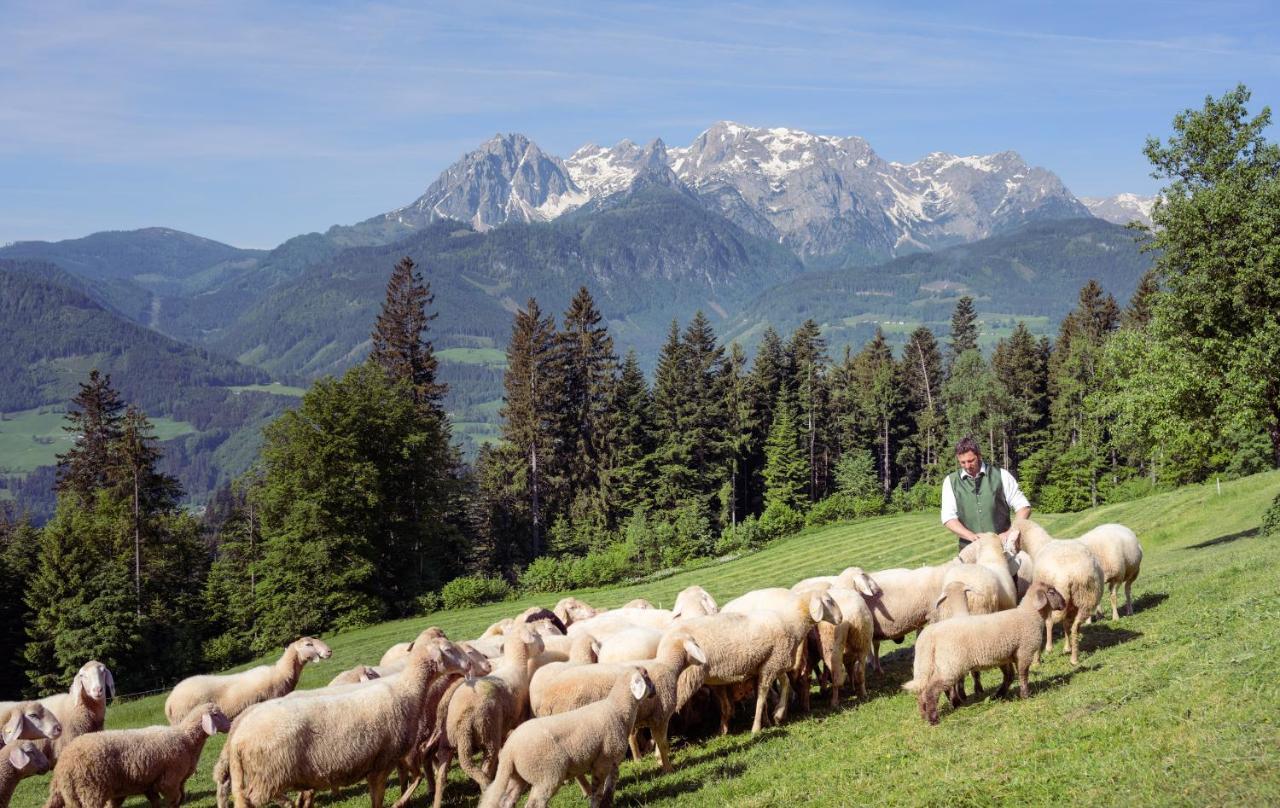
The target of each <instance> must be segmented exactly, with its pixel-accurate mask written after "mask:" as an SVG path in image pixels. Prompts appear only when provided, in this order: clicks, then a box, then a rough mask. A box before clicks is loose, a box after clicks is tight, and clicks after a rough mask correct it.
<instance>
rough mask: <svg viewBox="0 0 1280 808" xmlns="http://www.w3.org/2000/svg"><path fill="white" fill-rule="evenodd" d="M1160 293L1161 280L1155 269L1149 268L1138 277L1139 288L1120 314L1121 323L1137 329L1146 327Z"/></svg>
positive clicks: (1126, 326)
mask: <svg viewBox="0 0 1280 808" xmlns="http://www.w3.org/2000/svg"><path fill="white" fill-rule="evenodd" d="M1158 294H1160V280H1159V278H1157V277H1156V271H1155V269H1149V270H1147V271H1146V272H1144V273H1142V277H1141V278H1139V279H1138V288H1137V289H1135V290H1134V292H1133V297H1131V298H1129V305H1128V307H1127V308H1126V309H1125V310H1124V312H1123V313H1122V314H1121V315H1120V324H1121V325H1122V326H1123V327H1125V328H1130V329H1133V330H1136V331H1141V330H1143V329H1145V328H1146V327H1147V325H1148V324H1149V323H1150V322H1151V315H1152V311H1153V309H1154V306H1155V301H1156V295H1158Z"/></svg>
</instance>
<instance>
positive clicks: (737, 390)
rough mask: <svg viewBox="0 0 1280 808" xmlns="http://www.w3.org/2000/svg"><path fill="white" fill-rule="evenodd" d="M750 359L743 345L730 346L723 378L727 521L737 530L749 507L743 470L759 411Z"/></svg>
mask: <svg viewBox="0 0 1280 808" xmlns="http://www.w3.org/2000/svg"><path fill="white" fill-rule="evenodd" d="M746 364H747V357H746V354H745V353H744V352H743V350H742V346H741V345H739V344H738V343H736V342H734V343H733V344H731V345H730V346H729V355H728V357H727V358H726V359H725V364H724V370H723V372H722V376H723V379H724V391H725V399H724V406H725V418H726V420H725V452H726V454H727V456H728V461H729V480H728V486H727V489H726V491H725V495H724V497H723V499H724V508H723V510H724V511H726V513H725V514H723V516H722V519H723V521H724V522H725V523H726V524H728V525H729V526H731V527H735V528H736V527H737V524H738V521H739V520H740V519H741V518H742V515H743V513H744V511H743V508H744V506H745V505H746V499H745V494H746V493H747V487H746V486H745V485H744V480H743V470H744V469H745V468H748V465H747V464H748V462H749V461H750V459H751V456H752V455H753V454H754V453H755V452H756V451H757V448H756V446H755V439H756V431H755V422H754V417H755V412H754V406H753V401H752V394H751V393H752V391H751V379H750V377H749V376H748V375H747V372H746Z"/></svg>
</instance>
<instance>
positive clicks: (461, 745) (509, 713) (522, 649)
mask: <svg viewBox="0 0 1280 808" xmlns="http://www.w3.org/2000/svg"><path fill="white" fill-rule="evenodd" d="M504 639H505V643H506V646H505V649H504V651H503V656H502V663H501V664H500V665H498V666H497V667H496V668H494V669H493V672H492V673H490V674H489V675H488V676H484V677H481V678H479V679H467V680H465V681H463V683H462V685H461V686H460V687H459V688H458V689H457V690H456V691H454V693H453V696H452V698H451V699H450V700H449V711H448V715H447V718H446V723H445V728H444V732H445V734H444V737H443V738H442V739H441V743H440V745H439V746H438V747H437V749H436V761H437V764H439V763H440V761H441V760H442V759H443V760H444V768H445V770H446V771H447V767H448V761H447V757H448V755H450V753H453V752H456V754H457V757H458V765H459V766H461V767H462V770H463V771H464V772H466V773H467V775H468V776H469V777H471V779H472V780H475V781H476V783H477V784H478V785H479V786H480V788H481V789H482V790H483V789H484V788H485V787H487V786H488V785H489V783H490V782H491V781H492V780H493V773H494V771H495V770H496V768H497V765H498V750H499V749H500V748H501V747H502V741H503V739H504V738H506V736H507V733H509V732H510V731H511V730H512V729H513V728H515V727H516V726H517V725H518V724H519V723H520V722H521V721H523V720H524V719H525V718H526V717H527V715H528V711H529V659H530V658H531V657H534V656H537V655H538V654H540V653H541V652H542V648H543V644H542V638H541V637H540V636H539V635H538V634H537V633H535V632H533V631H530V630H529V629H528V627H523V626H522V627H520V628H519V630H516V631H514V632H513V633H509V634H507V635H506V637H505V638H504ZM475 752H482V753H483V754H484V763H483V765H482V766H477V765H476V764H475V762H474V760H472V756H473V755H474V754H475ZM439 775H440V769H439V767H437V776H439ZM438 782H439V781H438Z"/></svg>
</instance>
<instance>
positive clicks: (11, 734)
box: [0, 707, 22, 746]
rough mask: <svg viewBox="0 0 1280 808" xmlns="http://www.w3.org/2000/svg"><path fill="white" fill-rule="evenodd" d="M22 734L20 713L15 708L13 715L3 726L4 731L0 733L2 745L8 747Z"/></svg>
mask: <svg viewBox="0 0 1280 808" xmlns="http://www.w3.org/2000/svg"><path fill="white" fill-rule="evenodd" d="M21 734H22V711H21V710H19V709H17V708H16V707H15V708H14V710H13V715H11V716H9V720H8V721H6V722H5V724H4V730H3V731H0V739H3V741H4V745H5V746H8V745H9V744H11V743H13V742H14V741H16V740H17V739H18V736H19V735H21Z"/></svg>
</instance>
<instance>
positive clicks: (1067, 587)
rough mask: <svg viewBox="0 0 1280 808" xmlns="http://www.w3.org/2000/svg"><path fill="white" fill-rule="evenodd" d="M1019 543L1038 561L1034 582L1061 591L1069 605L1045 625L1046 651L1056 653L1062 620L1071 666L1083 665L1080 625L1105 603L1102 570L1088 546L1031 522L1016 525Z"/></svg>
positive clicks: (1025, 520)
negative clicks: (1055, 632)
mask: <svg viewBox="0 0 1280 808" xmlns="http://www.w3.org/2000/svg"><path fill="white" fill-rule="evenodd" d="M1014 527H1015V528H1017V530H1018V537H1019V538H1018V541H1020V542H1021V545H1022V546H1023V547H1025V548H1026V550H1027V553H1028V554H1029V555H1030V556H1031V560H1032V561H1034V562H1035V568H1036V570H1035V581H1036V582H1038V583H1044V584H1047V585H1048V586H1051V587H1053V588H1054V589H1056V590H1058V593H1059V594H1061V595H1062V597H1063V599H1064V600H1065V601H1066V606H1065V607H1064V608H1063V609H1062V610H1061V611H1059V612H1055V613H1054V614H1051V615H1050V616H1049V617H1048V618H1047V619H1046V622H1045V638H1044V652H1045V653H1046V654H1047V653H1049V652H1050V651H1052V650H1053V624H1054V623H1055V622H1056V621H1057V620H1058V619H1061V620H1062V628H1063V633H1064V634H1065V635H1066V639H1065V646H1064V649H1066V650H1070V652H1071V664H1072V665H1078V664H1080V657H1079V652H1080V624H1081V623H1083V622H1084V621H1085V619H1086V618H1087V617H1089V615H1091V614H1093V610H1094V609H1096V608H1097V607H1098V602H1099V601H1100V600H1102V567H1100V566H1099V565H1098V559H1096V558H1094V556H1093V553H1092V552H1090V550H1089V547H1088V545H1086V544H1085V543H1084V542H1081V541H1079V540H1074V539H1055V538H1053V537H1052V536H1050V535H1049V533H1048V531H1046V530H1045V529H1044V528H1042V527H1040V525H1038V524H1036V523H1035V522H1032V521H1031V520H1030V519H1018V520H1016V521H1015V522H1014Z"/></svg>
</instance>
